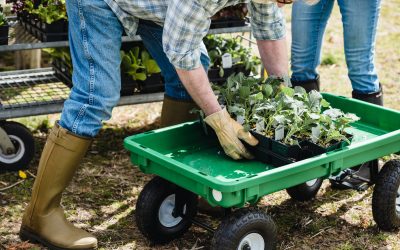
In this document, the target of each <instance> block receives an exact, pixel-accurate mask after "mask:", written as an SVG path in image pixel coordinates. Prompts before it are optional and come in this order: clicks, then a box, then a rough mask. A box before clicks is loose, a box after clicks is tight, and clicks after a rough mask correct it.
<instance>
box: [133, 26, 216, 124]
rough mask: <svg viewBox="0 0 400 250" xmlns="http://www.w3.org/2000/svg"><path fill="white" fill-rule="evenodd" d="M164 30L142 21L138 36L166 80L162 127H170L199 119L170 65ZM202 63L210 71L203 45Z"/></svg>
mask: <svg viewBox="0 0 400 250" xmlns="http://www.w3.org/2000/svg"><path fill="white" fill-rule="evenodd" d="M162 33H163V28H162V27H161V26H159V25H157V24H155V23H153V22H151V21H144V20H140V23H139V28H138V34H139V35H140V37H141V38H142V40H143V44H144V45H145V47H146V48H147V50H148V51H149V53H150V55H151V56H152V57H153V58H154V59H155V60H156V61H157V64H158V65H159V66H160V68H161V74H162V75H163V77H164V80H165V98H164V103H163V108H162V112H161V126H162V127H165V126H170V125H174V124H178V123H182V122H185V121H191V120H194V119H196V118H197V116H196V115H195V114H191V113H190V111H191V110H192V109H193V108H196V107H197V105H196V104H195V103H194V102H193V100H192V98H191V97H190V95H189V93H188V92H187V91H186V89H185V87H184V86H183V84H182V82H181V81H180V79H179V76H178V74H177V73H176V70H175V68H174V66H173V65H172V64H171V63H170V61H169V59H168V58H167V56H166V55H165V52H164V50H163V47H162ZM201 51H202V53H201V58H200V59H201V62H202V64H203V67H204V68H205V70H206V71H207V70H208V67H209V65H210V59H209V57H208V54H207V50H206V48H205V46H204V44H202V49H201Z"/></svg>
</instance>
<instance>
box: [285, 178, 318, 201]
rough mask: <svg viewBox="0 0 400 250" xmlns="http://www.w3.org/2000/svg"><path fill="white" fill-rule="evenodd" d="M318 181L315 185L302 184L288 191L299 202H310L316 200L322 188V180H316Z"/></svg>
mask: <svg viewBox="0 0 400 250" xmlns="http://www.w3.org/2000/svg"><path fill="white" fill-rule="evenodd" d="M316 180H317V181H316V182H315V183H314V184H313V185H311V186H310V185H308V184H307V183H302V184H300V185H297V186H294V187H291V188H288V189H286V192H287V193H288V194H289V196H290V197H291V198H292V199H294V200H297V201H309V200H312V199H314V198H315V196H316V195H317V193H318V191H319V189H320V188H321V185H322V182H323V181H324V180H323V179H321V178H318V179H316Z"/></svg>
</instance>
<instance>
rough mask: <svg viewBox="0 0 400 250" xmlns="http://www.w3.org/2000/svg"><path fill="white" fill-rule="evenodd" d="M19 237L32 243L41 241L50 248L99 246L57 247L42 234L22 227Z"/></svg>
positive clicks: (63, 249)
mask: <svg viewBox="0 0 400 250" xmlns="http://www.w3.org/2000/svg"><path fill="white" fill-rule="evenodd" d="M19 237H20V239H21V240H22V241H29V242H31V243H40V244H42V245H43V246H45V247H47V248H49V249H50V250H96V249H97V247H90V248H63V247H57V246H55V245H53V244H51V243H50V242H48V241H47V240H45V239H43V238H41V237H40V236H38V235H36V234H35V233H33V232H31V231H30V230H28V229H26V228H23V227H21V230H20V231H19Z"/></svg>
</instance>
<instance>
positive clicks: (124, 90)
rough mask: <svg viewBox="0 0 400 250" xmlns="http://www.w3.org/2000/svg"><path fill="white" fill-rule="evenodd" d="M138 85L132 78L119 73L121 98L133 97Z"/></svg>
mask: <svg viewBox="0 0 400 250" xmlns="http://www.w3.org/2000/svg"><path fill="white" fill-rule="evenodd" d="M138 88H139V84H138V82H137V81H135V80H133V78H132V76H130V75H128V74H126V73H122V72H121V91H120V93H121V96H128V95H133V94H134V93H135V92H137V91H138Z"/></svg>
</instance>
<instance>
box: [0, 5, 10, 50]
mask: <svg viewBox="0 0 400 250" xmlns="http://www.w3.org/2000/svg"><path fill="white" fill-rule="evenodd" d="M9 29H10V26H9V25H8V22H7V18H6V16H5V14H4V12H3V7H2V6H1V4H0V45H7V44H8V31H9Z"/></svg>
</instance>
